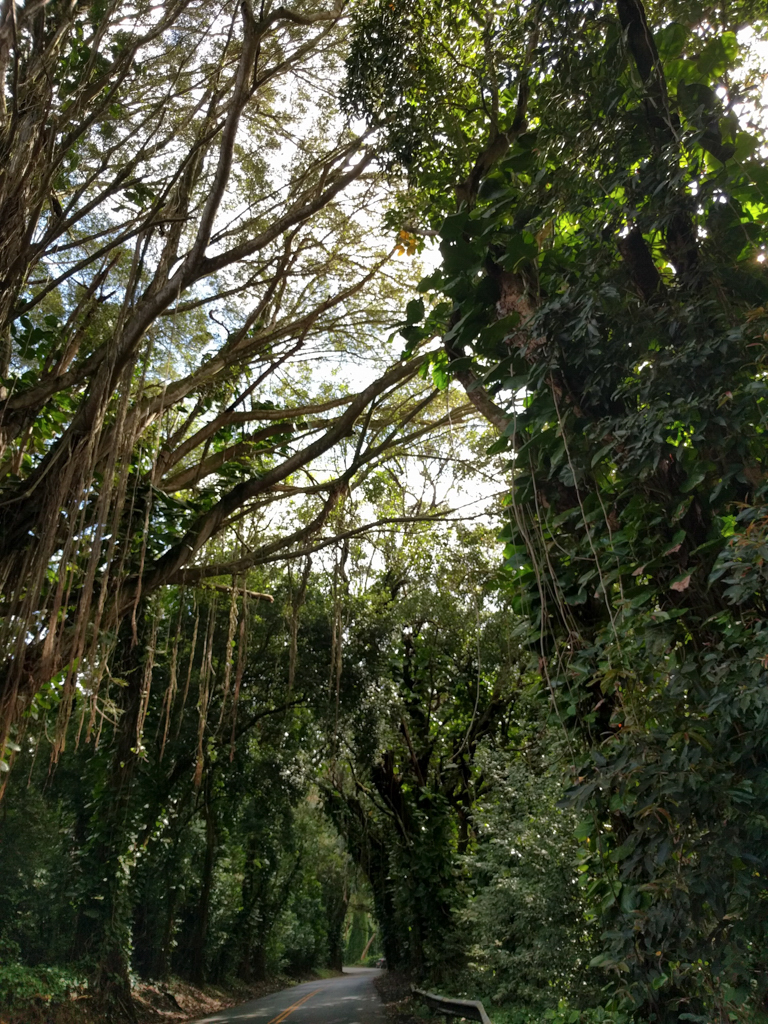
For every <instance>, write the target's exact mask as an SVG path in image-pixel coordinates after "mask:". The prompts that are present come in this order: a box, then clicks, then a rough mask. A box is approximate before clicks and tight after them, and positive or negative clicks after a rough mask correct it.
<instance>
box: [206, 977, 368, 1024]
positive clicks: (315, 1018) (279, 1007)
mask: <svg viewBox="0 0 768 1024" xmlns="http://www.w3.org/2000/svg"><path fill="white" fill-rule="evenodd" d="M377 974H381V971H377V970H374V969H373V968H367V967H345V968H344V976H343V977H342V978H328V979H327V980H325V981H307V982H304V984H302V985H295V986H294V987H293V988H287V989H284V990H283V991H282V992H274V993H273V994H272V995H271V996H265V997H264V998H263V999H253V1000H251V1002H250V1003H243V1004H242V1005H241V1006H233V1007H232V1008H231V1009H229V1010H220V1011H219V1012H218V1013H217V1014H215V1015H214V1016H213V1017H206V1018H205V1021H204V1022H203V1021H198V1022H197V1024H282V1022H283V1021H285V1022H286V1024H385V1021H386V1015H385V1013H384V1008H383V1007H382V1005H381V1002H380V1001H379V997H378V995H377V994H376V989H375V988H374V987H373V979H374V978H375V977H376V975H377Z"/></svg>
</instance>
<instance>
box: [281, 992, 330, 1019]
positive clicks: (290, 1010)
mask: <svg viewBox="0 0 768 1024" xmlns="http://www.w3.org/2000/svg"><path fill="white" fill-rule="evenodd" d="M324 988H325V986H324V985H321V986H320V988H316V989H314V990H313V991H312V992H310V993H309V994H308V995H306V996H304V997H303V998H302V999H299V1001H298V1002H296V1003H294V1004H293V1006H289V1007H288V1009H287V1010H281V1011H280V1013H278V1015H277V1016H276V1017H273V1018H272V1020H271V1021H269V1022H268V1024H280V1022H281V1021H284V1020H285V1018H286V1017H289V1016H290V1015H291V1014H292V1013H293V1011H294V1010H298V1008H299V1007H300V1006H302V1005H303V1004H304V1003H306V1001H307V1000H308V999H311V998H312V996H315V995H317V993H318V992H322V991H323V989H324Z"/></svg>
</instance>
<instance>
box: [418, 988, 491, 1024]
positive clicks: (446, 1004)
mask: <svg viewBox="0 0 768 1024" xmlns="http://www.w3.org/2000/svg"><path fill="white" fill-rule="evenodd" d="M411 991H412V992H413V994H414V995H415V996H419V998H420V999H423V1000H424V1002H425V1003H426V1005H427V1006H428V1007H429V1008H430V1009H431V1010H435V1011H436V1012H437V1013H444V1014H445V1016H446V1017H464V1018H465V1019H466V1020H479V1021H480V1024H491V1019H490V1017H489V1016H488V1014H487V1013H486V1012H485V1007H484V1006H483V1004H482V1003H481V1002H480V1001H479V1000H477V999H448V997H447V996H438V995H436V994H435V993H434V992H425V991H424V990H423V989H421V988H412V989H411Z"/></svg>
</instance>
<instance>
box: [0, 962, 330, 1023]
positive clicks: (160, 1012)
mask: <svg viewBox="0 0 768 1024" xmlns="http://www.w3.org/2000/svg"><path fill="white" fill-rule="evenodd" d="M328 977H336V972H332V971H324V972H321V973H319V974H308V975H307V976H306V977H302V978H289V977H286V976H283V975H277V976H276V977H273V978H269V979H267V980H266V981H263V982H258V983H254V984H251V985H245V984H242V983H237V984H233V985H206V986H204V987H202V988H198V987H197V986H195V985H190V984H188V983H187V982H184V981H179V980H177V979H172V980H170V981H168V982H167V983H159V982H158V983H155V984H141V985H138V986H137V987H136V988H135V989H134V990H133V1001H134V1006H135V1010H136V1020H137V1024H164V1022H168V1024H189V1022H191V1021H196V1020H199V1019H200V1018H201V1017H210V1016H211V1015H212V1014H214V1013H217V1012H218V1011H219V1010H224V1009H226V1008H227V1007H229V1006H237V1005H238V1003H245V1002H247V1001H248V1000H250V999H260V998H261V997H262V996H268V995H270V994H271V993H272V992H279V991H280V990H281V989H284V988H290V987H291V986H293V985H298V984H299V983H300V982H302V981H313V980H314V979H316V978H328ZM106 1021H107V1018H106V1017H105V1015H104V1013H103V1011H102V1010H100V1009H99V1008H98V1007H97V1006H96V1004H95V1001H94V1000H93V999H92V998H91V997H90V996H87V995H78V994H76V995H74V996H73V997H72V998H71V999H69V1000H67V1001H65V1002H56V1003H52V1002H49V1001H48V1000H46V999H43V998H39V999H32V1000H30V1002H29V1003H27V1004H25V1005H24V1006H19V1007H14V1008H13V1009H5V1008H3V1007H0V1024H106Z"/></svg>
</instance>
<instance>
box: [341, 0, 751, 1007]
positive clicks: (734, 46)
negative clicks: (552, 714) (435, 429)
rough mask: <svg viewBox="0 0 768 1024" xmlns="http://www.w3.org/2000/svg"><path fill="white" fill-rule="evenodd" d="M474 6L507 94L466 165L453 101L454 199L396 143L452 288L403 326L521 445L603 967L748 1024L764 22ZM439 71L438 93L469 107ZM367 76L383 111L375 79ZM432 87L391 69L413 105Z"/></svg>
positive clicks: (518, 518)
mask: <svg viewBox="0 0 768 1024" xmlns="http://www.w3.org/2000/svg"><path fill="white" fill-rule="evenodd" d="M389 6H390V7H391V5H389ZM378 10H381V11H384V7H383V6H382V7H381V8H377V11H378ZM431 10H432V8H431V6H430V5H425V6H424V7H422V8H421V13H420V20H418V30H416V29H415V28H414V26H413V25H408V26H404V29H403V34H402V36H401V45H402V46H403V47H404V50H405V54H404V60H403V63H404V66H405V67H406V68H412V67H413V66H414V65H413V64H412V63H411V62H410V61H409V59H408V54H409V53H411V52H412V53H414V54H415V53H421V49H422V47H424V45H425V41H427V40H431V41H432V46H433V47H434V46H435V45H436V44H435V40H434V36H432V34H431V30H432V26H433V25H434V24H435V21H434V19H433V18H432V15H431ZM441 10H442V8H441ZM379 16H381V15H379V14H376V15H375V16H374V23H375V18H376V17H379ZM384 16H385V17H386V14H385V15H384ZM464 17H465V18H466V19H468V22H469V24H470V25H472V24H473V25H474V34H473V32H472V31H470V32H469V33H468V35H467V36H466V38H467V47H468V48H467V54H468V57H467V61H466V62H464V63H462V64H461V67H462V68H463V69H464V70H465V74H464V77H465V80H467V81H469V80H474V82H475V85H476V92H475V109H476V110H477V109H479V108H480V107H482V106H483V105H485V107H486V109H487V110H488V112H489V113H488V116H487V117H485V118H483V119H482V125H481V128H480V129H479V130H478V129H474V128H472V127H471V126H472V124H473V121H472V119H469V120H466V121H463V122H462V127H463V128H465V129H466V131H467V132H469V134H470V135H471V137H473V138H474V139H475V151H474V153H473V152H470V154H469V159H468V158H467V156H466V140H464V139H461V140H458V141H456V142H455V144H453V143H454V139H453V137H452V136H451V134H450V124H449V121H448V119H447V115H446V114H445V110H446V109H447V107H448V106H449V105H450V104H449V103H446V104H445V105H443V104H440V103H435V105H434V106H435V108H436V109H438V110H439V111H440V116H439V118H438V119H437V120H436V121H434V120H433V122H432V123H431V124H430V125H429V129H430V131H431V132H434V131H435V130H436V129H437V130H439V131H440V132H442V133H444V134H445V136H446V140H447V142H448V143H449V145H448V146H447V155H446V157H445V159H444V160H443V161H442V164H441V167H442V172H443V188H442V189H441V190H440V191H438V190H437V189H435V187H434V180H433V172H431V171H429V172H426V171H425V168H424V167H423V166H422V164H420V163H419V160H418V159H417V160H415V161H414V160H411V158H410V154H408V153H406V152H405V151H404V150H403V148H402V143H401V140H400V136H399V135H398V134H397V132H394V133H392V134H391V135H390V145H391V148H392V151H393V153H394V154H395V155H396V156H397V157H398V158H399V159H400V160H402V161H404V162H405V164H406V165H407V166H408V168H409V170H410V173H411V175H412V176H413V178H414V180H415V183H416V187H417V190H418V189H419V188H421V192H422V195H423V196H426V200H425V201H424V203H423V209H424V215H425V216H426V217H428V218H431V219H432V223H433V225H435V226H438V225H439V232H440V236H441V238H442V243H441V252H442V255H443V263H442V267H441V268H440V270H438V271H437V272H436V273H435V274H434V275H432V277H430V278H428V279H427V280H426V281H424V282H422V286H421V287H422V290H423V292H424V293H425V295H432V294H435V296H436V299H437V298H439V299H444V300H447V301H440V302H437V304H436V305H434V308H433V309H432V311H431V312H430V313H429V316H428V317H427V318H426V319H425V320H424V322H423V323H422V318H423V317H424V315H425V310H424V306H423V304H417V303H414V304H413V305H412V308H410V309H409V316H408V321H409V323H408V326H407V327H406V328H405V329H404V331H403V333H404V335H405V337H406V339H407V342H408V346H409V351H412V350H413V349H414V348H416V347H418V345H419V344H420V343H421V342H422V341H423V340H429V339H431V338H432V337H433V336H434V335H435V333H440V334H442V340H443V346H442V348H441V349H440V350H439V351H438V352H437V353H436V354H435V355H434V356H433V359H434V362H435V365H436V367H437V368H438V369H439V370H440V372H442V373H444V372H445V367H446V365H447V366H448V369H449V371H450V370H451V369H452V370H453V372H454V373H455V375H456V376H457V377H458V378H459V379H460V380H462V382H463V383H465V385H466V386H467V388H468V394H469V395H470V397H472V395H471V392H472V389H473V388H474V389H475V390H476V391H477V392H478V393H479V394H480V398H479V399H478V400H477V403H476V404H478V408H482V407H483V405H482V403H484V406H485V411H486V414H487V415H488V416H489V418H490V419H491V420H492V421H493V422H494V423H496V425H497V426H499V427H500V428H501V429H502V431H503V437H502V439H501V440H500V441H498V442H497V443H496V444H495V445H494V449H493V450H495V451H497V452H505V451H509V453H510V455H512V459H511V461H510V462H508V468H509V470H510V471H512V473H513V475H514V482H513V486H512V490H511V493H510V496H509V500H508V510H509V522H508V524H507V525H506V526H505V527H504V530H503V535H504V537H505V538H506V540H507V545H508V546H507V552H506V559H507V561H506V565H507V569H508V577H507V580H508V581H507V590H508V593H509V594H510V596H511V597H513V600H514V604H515V607H516V609H517V611H518V613H519V614H522V615H525V616H526V617H527V618H528V620H529V622H530V624H531V630H530V634H529V637H528V642H529V644H531V645H532V647H533V648H534V649H535V650H536V651H537V652H538V653H539V656H540V667H541V671H542V674H543V676H544V678H545V681H546V684H547V687H548V689H549V691H550V693H551V696H552V701H553V705H554V707H555V708H556V710H557V714H558V716H559V718H560V720H561V721H562V722H563V725H564V726H565V727H566V729H567V731H568V733H569V734H570V736H571V742H572V743H573V745H574V747H575V749H576V751H577V752H578V753H577V754H576V756H578V757H579V758H580V759H582V761H583V763H584V767H582V768H581V769H580V770H579V771H578V772H577V773H576V775H577V778H576V779H575V780H574V786H573V788H572V791H571V798H570V804H571V806H573V807H576V808H578V809H579V813H580V815H581V818H582V820H581V824H580V825H579V830H578V835H579V836H580V837H581V839H582V841H583V843H584V869H585V883H586V884H587V892H588V894H589V897H590V900H591V901H593V905H594V907H595V911H594V912H595V913H597V915H598V917H599V920H600V923H601V926H602V929H603V952H602V953H601V954H600V955H599V956H598V957H596V958H595V960H594V961H593V963H594V965H595V966H598V967H602V968H604V969H605V970H607V971H608V972H609V975H608V976H609V977H612V978H613V985H614V989H615V991H616V992H617V993H619V994H622V995H624V996H625V997H626V998H628V1000H629V1005H634V1006H636V1007H638V1008H642V1009H643V1010H644V1011H645V1012H647V1013H650V1014H652V1016H653V1019H657V1020H664V1021H667V1020H670V1021H671V1020H677V1019H678V1017H679V1015H681V1014H682V1017H680V1019H690V1020H701V1021H705V1020H707V1021H708V1020H710V1019H711V1016H712V1015H715V1016H716V1017H717V1019H718V1020H719V1019H723V1020H726V1019H729V1018H730V1019H744V1020H747V1019H749V1020H755V1019H757V1017H758V1016H759V1014H760V1012H761V1009H763V1010H764V1009H765V1005H766V1004H765V999H766V995H767V994H768V970H767V968H768V964H767V963H766V960H765V950H766V948H767V946H768V943H767V942H766V939H767V938H768V934H767V933H766V926H767V925H768V919H767V918H766V914H765V907H766V903H765V894H766V887H765V878H766V872H767V871H768V862H767V861H766V855H765V851H766V839H767V838H768V836H766V825H765V822H766V798H767V797H768V790H767V789H766V782H767V780H768V775H767V770H768V747H767V746H766V743H767V741H768V732H766V724H767V722H766V710H767V709H766V703H765V684H766V676H765V672H766V667H765V666H766V664H768V661H766V656H767V655H768V650H767V649H766V646H765V642H766V636H767V635H768V633H767V632H766V625H765V619H764V616H765V607H766V606H765V581H764V576H763V570H762V558H763V554H762V552H763V549H764V543H765V540H764V538H765V532H764V531H765V522H766V520H765V513H764V501H765V482H764V481H765V410H766V397H767V396H766V385H765V370H764V358H765V339H766V333H765V332H766V326H767V324H766V315H765V306H766V302H767V300H768V276H767V275H766V270H765V267H764V265H763V261H764V259H765V255H766V253H765V247H766V243H767V242H768V171H767V169H766V164H765V149H764V145H765V136H764V133H763V129H761V127H760V123H761V122H760V115H761V111H760V109H759V102H760V97H759V91H758V89H759V86H760V82H761V79H760V77H759V75H755V74H754V72H753V71H750V62H754V60H755V54H754V53H753V52H751V50H750V47H751V45H752V42H753V41H754V39H755V35H754V33H756V32H757V33H759V32H760V31H761V30H762V31H764V28H765V24H764V22H761V21H760V20H759V19H760V18H761V17H764V11H763V10H762V9H760V8H759V7H753V6H750V5H748V4H747V5H737V4H732V5H726V6H725V7H723V8H722V9H718V10H717V11H715V10H714V9H708V10H707V12H706V14H704V13H703V11H702V9H701V8H699V7H698V5H685V4H669V5H666V4H655V5H653V7H651V8H650V9H649V11H648V15H646V12H645V10H644V9H643V7H642V5H641V4H640V3H637V2H629V0H621V2H619V3H618V4H617V5H616V7H615V8H614V7H612V6H611V5H597V6H593V5H592V4H580V3H576V4H572V3H567V4H566V3H562V4H558V3H553V4H545V5H543V6H542V7H541V8H536V9H533V8H521V9H520V10H518V9H517V8H516V6H515V5H504V6H503V8H501V9H499V10H498V11H496V12H494V13H492V12H490V11H489V12H488V16H487V20H486V21H485V22H482V21H481V19H480V18H479V16H477V14H476V12H470V11H469V10H467V13H466V15H465V16H464ZM745 25H751V26H752V28H751V31H750V32H747V33H745V32H744V27H745ZM369 42H370V39H369ZM483 42H484V44H485V49H483ZM462 55H463V54H462ZM382 57H383V51H380V52H379V56H378V59H379V60H381V59H382ZM376 59H377V58H373V60H374V62H375V60H376ZM420 59H421V58H420ZM473 60H474V61H475V68H474V70H473V69H472V67H471V62H472V61H473ZM449 63H450V62H449ZM458 64H459V61H458V58H457V65H458ZM435 67H436V64H435V63H433V64H432V65H431V66H430V75H429V76H427V78H425V79H424V83H426V82H427V81H428V82H429V84H430V88H431V89H432V90H433V91H434V90H435V88H436V87H437V88H440V87H442V88H443V90H444V95H445V96H446V98H448V97H457V94H456V93H455V91H454V89H453V76H452V75H451V74H450V72H451V70H452V68H451V67H449V68H448V69H447V71H444V72H441V73H438V74H437V75H436V74H435ZM350 70H351V76H352V77H351V87H352V88H353V94H354V95H356V96H357V99H358V103H359V104H360V106H361V107H362V108H364V109H365V111H366V112H367V114H368V116H369V117H370V118H371V119H373V120H375V119H376V118H377V117H378V116H379V106H378V102H379V93H378V92H377V89H376V88H375V87H372V85H371V79H370V78H369V77H366V76H360V75H359V74H357V75H356V73H357V68H356V66H355V65H350ZM385 78H386V76H385ZM372 81H373V82H374V83H376V84H377V83H378V79H377V78H376V77H375V76H373V79H372ZM424 83H421V84H422V85H423V84H424ZM388 87H389V88H393V86H392V85H391V83H390V85H389V86H388ZM419 87H420V82H419V78H418V73H417V74H416V76H415V78H414V77H412V76H411V75H410V74H408V73H406V74H405V75H404V76H403V77H401V78H399V79H398V80H397V88H399V89H400V90H401V93H402V95H403V97H404V99H405V101H406V102H410V103H414V104H416V105H417V106H418V95H419V92H418V89H419ZM467 88H469V85H467ZM355 90H356V92H355ZM459 96H460V94H459ZM755 101H757V103H758V110H757V112H756V114H755V115H753V122H752V123H751V125H748V124H747V122H748V121H749V117H750V114H749V104H750V103H751V102H755ZM456 102H457V104H459V103H460V102H461V100H460V98H458V97H457V99H456ZM744 104H746V106H744ZM438 126H439V127H438ZM416 134H417V136H418V132H417V133H416ZM429 137H430V136H429V133H425V132H422V134H421V142H420V145H421V150H420V152H427V151H428V150H429V149H430V143H429V141H428V140H429ZM473 161H474V162H473ZM446 186H451V187H455V191H456V197H457V205H456V207H454V211H455V212H451V211H450V210H449V209H446V203H445V195H446V193H447V192H448V189H447V188H446ZM446 212H448V213H449V216H447V217H445V219H444V220H443V219H442V215H443V214H444V213H446ZM441 221H442V223H441ZM494 397H495V399H496V401H495V402H494V401H493V398H494Z"/></svg>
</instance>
